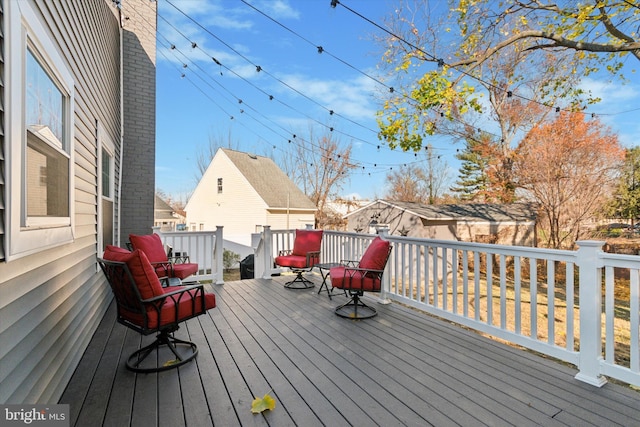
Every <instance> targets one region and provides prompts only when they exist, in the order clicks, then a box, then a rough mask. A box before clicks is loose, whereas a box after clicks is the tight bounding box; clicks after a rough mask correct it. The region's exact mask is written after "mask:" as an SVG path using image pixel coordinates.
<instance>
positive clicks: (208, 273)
mask: <svg viewBox="0 0 640 427" xmlns="http://www.w3.org/2000/svg"><path fill="white" fill-rule="evenodd" d="M222 230H223V228H222V227H217V229H216V231H170V232H163V231H160V229H159V228H155V229H154V232H155V233H158V235H159V236H160V239H161V240H162V243H163V244H164V245H169V246H171V248H172V249H173V253H174V255H175V254H176V253H178V252H180V253H182V254H183V255H184V254H185V253H186V254H188V255H189V261H190V262H193V263H196V264H198V272H197V273H196V274H195V276H192V277H190V279H194V280H201V281H202V280H211V281H212V282H213V283H223V279H222V271H223V270H222V269H223V266H222V254H223V252H224V249H223V246H222V245H223V236H222Z"/></svg>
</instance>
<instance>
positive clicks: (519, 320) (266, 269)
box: [255, 227, 640, 386]
mask: <svg viewBox="0 0 640 427" xmlns="http://www.w3.org/2000/svg"><path fill="white" fill-rule="evenodd" d="M382 234H383V235H384V238H385V239H388V240H389V241H391V242H392V245H393V251H392V253H391V257H390V259H389V262H388V264H387V268H386V271H385V276H384V281H385V283H384V290H383V292H382V294H381V298H382V300H387V301H388V300H393V301H397V302H400V303H403V304H407V305H409V306H412V307H415V308H418V309H420V310H423V311H425V312H428V313H431V314H434V315H437V316H440V317H442V318H445V319H447V320H450V321H453V322H456V323H459V324H461V325H464V326H466V327H469V328H473V329H475V330H477V331H480V332H483V333H486V334H489V335H492V336H494V337H497V338H500V339H503V340H506V341H508V342H511V343H513V344H517V345H520V346H523V347H526V348H529V349H532V350H535V351H538V352H540V353H543V354H546V355H549V356H552V357H554V358H557V359H560V360H563V361H565V362H568V363H571V364H573V365H575V366H576V367H577V368H578V370H579V372H578V374H577V375H576V378H578V379H580V380H582V381H585V382H587V383H589V384H593V385H596V386H601V385H603V384H605V383H606V381H607V380H606V378H605V376H608V377H611V378H616V379H618V380H621V381H624V382H627V383H629V384H633V385H635V386H640V354H639V353H640V350H639V349H640V344H639V341H640V326H639V323H640V280H639V279H640V257H638V256H633V255H613V254H606V253H604V252H603V251H602V250H601V248H602V245H603V243H604V242H596V241H580V242H578V245H579V249H578V250H577V251H563V250H551V249H539V248H530V247H519V246H503V245H492V244H481V243H463V242H456V241H444V240H430V239H419V238H411V237H401V236H391V235H388V234H386V233H385V232H384V231H383V232H382ZM293 236H294V231H293V230H270V229H269V227H265V230H264V232H263V233H262V235H261V238H260V239H259V241H258V242H257V244H256V245H255V246H256V247H257V249H256V266H255V267H256V270H255V272H256V277H264V278H269V277H270V276H271V274H272V273H273V272H274V271H276V270H274V268H273V257H274V256H275V255H277V252H278V251H279V250H280V249H289V248H290V247H292V245H293ZM373 237H375V236H374V235H369V234H359V233H343V232H335V231H325V232H324V236H323V242H322V254H321V260H322V262H339V261H341V260H345V259H359V258H360V257H361V255H362V253H363V252H364V249H365V248H366V246H367V245H368V243H369V242H370V241H371V239H373Z"/></svg>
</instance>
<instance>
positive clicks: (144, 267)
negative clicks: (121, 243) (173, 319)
mask: <svg viewBox="0 0 640 427" xmlns="http://www.w3.org/2000/svg"><path fill="white" fill-rule="evenodd" d="M114 248H115V247H109V246H107V248H106V249H105V251H104V255H103V256H102V258H104V259H105V260H107V261H119V262H124V263H126V264H127V267H129V271H131V275H132V276H133V280H134V281H135V282H136V285H138V291H139V292H140V296H141V297H142V299H147V298H152V297H155V296H158V295H162V294H163V293H164V290H163V289H162V285H161V284H160V280H159V279H158V275H157V274H156V272H155V270H154V269H153V267H152V266H151V263H150V262H149V259H148V258H147V256H146V255H145V254H144V252H142V251H140V250H139V249H136V250H135V251H133V252H129V251H127V250H125V249H122V248H117V249H118V250H115V249H114Z"/></svg>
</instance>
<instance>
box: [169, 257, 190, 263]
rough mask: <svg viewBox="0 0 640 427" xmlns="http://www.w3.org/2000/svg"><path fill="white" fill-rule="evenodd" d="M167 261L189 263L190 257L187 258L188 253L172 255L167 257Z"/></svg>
mask: <svg viewBox="0 0 640 427" xmlns="http://www.w3.org/2000/svg"><path fill="white" fill-rule="evenodd" d="M169 262H170V263H171V264H189V263H190V262H191V259H190V258H189V255H180V256H175V255H174V256H170V257H169Z"/></svg>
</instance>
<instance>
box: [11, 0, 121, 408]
mask: <svg viewBox="0 0 640 427" xmlns="http://www.w3.org/2000/svg"><path fill="white" fill-rule="evenodd" d="M0 3H1V4H2V6H3V8H4V21H3V22H4V24H5V25H6V28H4V33H3V34H4V35H5V36H6V40H5V41H6V43H5V47H6V51H5V52H0V56H2V58H1V59H2V61H0V64H4V72H5V73H6V80H4V83H5V84H6V85H5V86H4V88H5V93H4V96H3V97H2V98H1V101H2V102H4V105H5V108H4V112H5V118H6V123H5V127H4V131H5V134H6V135H7V136H8V137H7V138H5V139H4V141H5V147H4V148H5V153H6V157H5V160H4V166H3V167H4V173H5V174H6V176H5V178H8V179H6V180H5V182H7V187H8V188H6V190H5V194H6V197H7V200H6V201H5V202H6V203H5V206H6V210H5V212H4V218H5V219H7V218H8V219H9V221H8V222H7V228H6V229H5V233H6V234H5V236H4V238H5V241H6V242H8V245H7V246H5V248H4V249H5V251H4V252H5V260H4V261H0V294H1V295H2V298H1V302H0V319H1V320H0V342H1V343H2V345H1V346H0V384H2V386H1V387H0V402H3V403H25V404H27V403H44V402H53V403H55V402H57V401H58V399H59V398H60V396H61V395H62V392H63V391H64V388H65V387H66V385H67V382H68V380H69V378H70V377H71V375H72V374H73V372H74V370H75V368H76V366H77V364H78V361H79V360H80V358H81V357H82V354H83V352H84V350H85V349H86V347H87V345H88V343H89V340H90V339H91V337H92V335H93V333H94V331H95V330H96V328H97V325H98V324H99V322H100V320H101V319H102V317H103V314H104V313H105V311H106V309H107V307H108V305H109V303H110V301H111V299H112V295H111V291H110V290H109V287H108V285H107V284H106V282H105V279H104V275H103V274H102V272H99V271H97V269H96V255H97V244H98V240H97V239H98V237H97V235H98V233H97V228H98V227H97V225H98V224H97V221H98V201H99V200H100V198H99V195H100V193H99V181H100V176H99V175H98V168H99V163H98V162H99V157H100V152H99V150H98V142H97V133H98V130H97V127H96V123H98V122H99V123H101V124H102V125H103V127H104V132H105V135H108V137H109V139H110V140H112V141H114V143H115V144H119V143H120V140H121V122H120V114H121V107H120V28H119V20H118V16H117V11H116V10H115V8H114V7H113V4H112V2H111V1H104V0H82V1H49V0H20V1H15V0H0ZM27 42H29V46H30V47H31V46H33V48H34V51H35V52H36V53H37V55H38V56H39V57H40V60H41V61H42V64H43V66H44V67H45V69H46V71H47V72H48V73H50V75H52V76H53V77H54V81H55V82H56V83H57V84H58V85H59V88H60V89H61V91H62V93H63V94H64V96H65V97H68V101H67V102H68V108H67V110H66V111H68V114H67V116H66V117H65V118H64V120H65V123H66V126H67V131H68V132H67V133H65V134H64V137H63V140H64V141H61V144H60V145H59V146H57V145H56V144H55V143H52V144H50V145H49V146H50V147H52V148H55V149H56V150H55V151H54V153H58V154H61V153H64V156H68V159H69V184H68V186H69V187H70V191H69V192H68V194H69V212H68V214H67V217H68V222H69V224H68V225H64V226H60V225H54V226H50V225H47V226H46V227H45V226H43V225H39V226H35V227H34V226H31V224H28V223H27V222H26V216H25V215H23V211H21V210H20V209H21V208H22V206H23V205H24V201H25V198H24V194H23V191H22V189H19V188H16V186H15V183H16V182H17V183H18V187H20V184H19V183H20V182H22V181H21V179H22V177H23V176H25V175H27V171H26V170H25V169H26V168H25V167H24V165H25V163H24V158H21V157H20V156H21V154H20V153H19V151H20V149H21V147H26V142H25V141H24V138H23V135H25V136H26V131H25V128H24V126H25V125H24V123H23V121H24V118H23V117H22V116H23V113H21V112H23V111H24V108H23V103H24V96H25V93H24V90H22V89H20V88H22V87H23V81H24V78H25V76H24V73H22V71H21V67H23V65H24V60H25V57H26V47H27ZM0 66H1V65H0ZM23 132H24V134H23ZM114 149H115V152H114V153H113V154H114V160H115V161H114V163H115V164H114V169H115V173H114V178H115V179H116V182H115V188H117V185H118V183H117V177H118V168H119V162H118V159H119V150H120V147H119V146H118V145H116V146H115V147H114ZM52 154H53V153H52ZM0 161H1V160H0ZM0 165H1V163H0ZM0 172H1V171H0ZM9 183H11V184H10V185H9ZM114 197H115V199H114V200H115V203H116V204H117V202H118V198H117V195H114ZM16 209H17V210H16ZM9 210H10V211H11V212H9ZM1 212H2V211H1V210H0V213H1ZM55 218H56V219H57V218H59V217H55ZM50 219H51V218H49V220H50ZM21 221H22V223H21ZM45 221H47V219H45ZM114 223H116V222H115V221H114ZM38 227H41V229H38ZM34 228H35V229H34ZM61 230H63V231H64V232H63V233H60V231H61ZM32 236H33V237H32Z"/></svg>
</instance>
